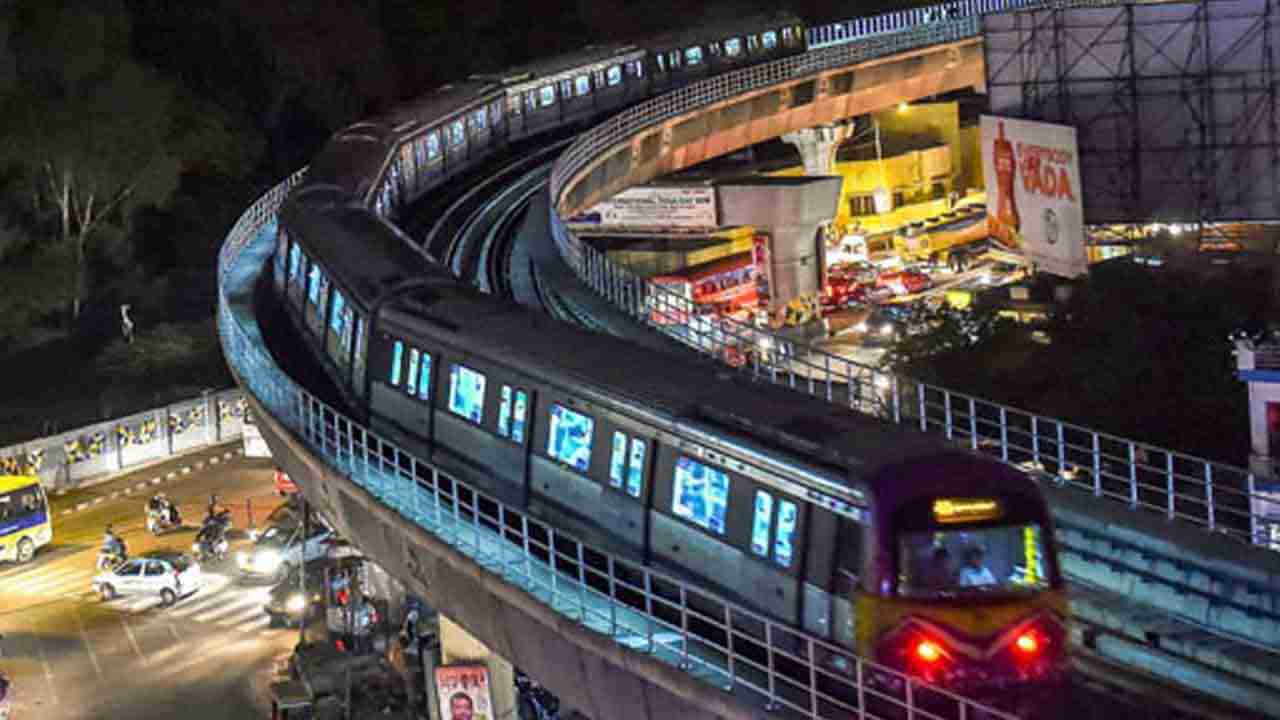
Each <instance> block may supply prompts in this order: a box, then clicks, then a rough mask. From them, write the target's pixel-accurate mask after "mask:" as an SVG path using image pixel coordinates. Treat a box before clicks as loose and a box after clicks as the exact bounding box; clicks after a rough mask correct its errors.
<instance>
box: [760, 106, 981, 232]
mask: <svg viewBox="0 0 1280 720" xmlns="http://www.w3.org/2000/svg"><path fill="white" fill-rule="evenodd" d="M874 120H875V122H876V123H877V124H878V125H879V129H880V132H879V136H880V139H879V147H877V142H876V138H875V136H874V134H872V133H869V132H862V133H860V134H859V136H858V137H857V138H855V139H854V140H852V141H850V142H848V143H846V144H845V145H844V146H843V147H841V148H840V151H839V152H838V153H837V155H836V171H837V172H838V173H839V174H840V175H842V176H843V177H844V182H843V185H842V188H841V202H840V211H839V213H838V214H837V216H836V219H835V221H836V227H837V229H838V230H840V231H842V232H851V231H852V232H858V233H860V234H862V235H865V236H869V237H874V236H875V235H877V234H880V233H889V232H892V231H894V230H896V229H898V228H900V227H903V226H905V225H908V224H910V223H913V222H920V221H923V220H925V219H927V218H931V217H935V216H937V215H939V214H941V213H943V212H946V211H947V210H949V209H950V205H951V196H952V193H957V194H958V197H959V198H960V199H961V201H962V202H966V203H968V202H978V203H981V202H984V200H985V197H984V196H983V195H982V157H981V154H980V148H979V142H978V128H977V127H976V126H975V127H965V128H962V127H960V109H959V104H958V103H954V102H947V103H931V104H920V105H908V106H900V107H898V108H894V109H892V110H886V111H884V112H880V113H876V114H875V115H874ZM775 174H777V175H803V174H804V168H803V167H794V168H788V169H786V170H783V171H779V172H778V173H775ZM880 188H884V189H885V190H886V191H887V194H888V198H889V200H890V207H891V209H890V211H889V212H886V213H877V212H876V209H877V208H876V201H875V196H876V191H877V190H878V189H880Z"/></svg>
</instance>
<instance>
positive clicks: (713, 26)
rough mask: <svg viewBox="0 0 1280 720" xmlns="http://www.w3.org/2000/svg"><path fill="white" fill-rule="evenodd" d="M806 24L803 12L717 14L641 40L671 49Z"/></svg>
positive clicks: (652, 46)
mask: <svg viewBox="0 0 1280 720" xmlns="http://www.w3.org/2000/svg"><path fill="white" fill-rule="evenodd" d="M804 24H805V23H804V20H802V19H801V18H800V16H798V15H796V14H794V13H790V12H785V11H779V12H776V13H756V14H752V15H744V16H737V17H734V16H732V15H717V16H715V17H714V19H711V18H708V21H707V22H703V23H690V24H686V25H685V26H683V27H680V28H674V29H672V30H668V31H667V32H664V33H661V34H659V35H654V36H652V37H650V38H648V39H647V40H644V41H642V42H640V43H639V44H641V45H644V46H645V47H647V48H649V49H651V50H667V49H672V48H683V47H688V46H691V45H695V44H702V43H706V42H715V41H717V40H724V39H726V38H731V37H742V36H744V35H750V34H752V33H758V32H762V31H764V30H777V29H779V28H783V27H786V26H788V25H804Z"/></svg>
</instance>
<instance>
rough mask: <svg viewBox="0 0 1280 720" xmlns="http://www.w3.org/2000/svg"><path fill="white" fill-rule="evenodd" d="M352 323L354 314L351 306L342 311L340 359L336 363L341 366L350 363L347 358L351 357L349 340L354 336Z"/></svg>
mask: <svg viewBox="0 0 1280 720" xmlns="http://www.w3.org/2000/svg"><path fill="white" fill-rule="evenodd" d="M354 321H355V313H354V312H353V311H352V310H351V306H350V305H348V306H346V307H345V308H343V309H342V335H341V338H342V340H341V342H342V357H340V358H338V361H339V362H341V363H342V364H343V365H346V364H347V363H348V362H350V360H349V359H348V358H350V357H351V339H352V337H354V335H355V327H354Z"/></svg>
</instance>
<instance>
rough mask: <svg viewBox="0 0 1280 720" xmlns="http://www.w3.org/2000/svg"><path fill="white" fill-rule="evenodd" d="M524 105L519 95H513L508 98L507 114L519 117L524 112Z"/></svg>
mask: <svg viewBox="0 0 1280 720" xmlns="http://www.w3.org/2000/svg"><path fill="white" fill-rule="evenodd" d="M522 105H523V103H522V102H521V100H520V95H519V94H513V95H508V96H507V112H508V113H509V114H511V115H519V114H520V113H521V112H522V110H521V107H522Z"/></svg>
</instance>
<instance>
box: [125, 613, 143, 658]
mask: <svg viewBox="0 0 1280 720" xmlns="http://www.w3.org/2000/svg"><path fill="white" fill-rule="evenodd" d="M118 617H119V618H120V624H121V625H122V626H124V634H125V635H128V636H129V644H130V645H132V646H133V651H134V652H136V653H138V659H139V660H141V661H142V664H143V665H146V664H147V656H146V655H143V654H142V648H140V647H138V638H136V637H134V636H133V628H131V627H129V621H128V620H125V618H124V616H123V615H120V616H118Z"/></svg>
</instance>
